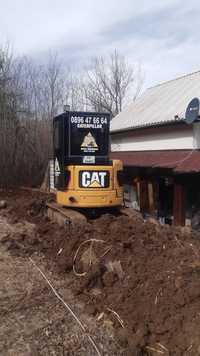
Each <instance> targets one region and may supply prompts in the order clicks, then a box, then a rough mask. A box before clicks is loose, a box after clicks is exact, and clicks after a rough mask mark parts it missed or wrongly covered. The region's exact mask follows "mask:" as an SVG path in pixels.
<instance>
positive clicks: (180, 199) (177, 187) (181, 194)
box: [173, 181, 185, 226]
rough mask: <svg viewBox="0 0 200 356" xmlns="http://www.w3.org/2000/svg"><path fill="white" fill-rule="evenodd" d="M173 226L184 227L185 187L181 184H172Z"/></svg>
mask: <svg viewBox="0 0 200 356" xmlns="http://www.w3.org/2000/svg"><path fill="white" fill-rule="evenodd" d="M173 215H174V225H181V226H185V186H184V184H183V183H179V182H176V181H175V183H174V201H173Z"/></svg>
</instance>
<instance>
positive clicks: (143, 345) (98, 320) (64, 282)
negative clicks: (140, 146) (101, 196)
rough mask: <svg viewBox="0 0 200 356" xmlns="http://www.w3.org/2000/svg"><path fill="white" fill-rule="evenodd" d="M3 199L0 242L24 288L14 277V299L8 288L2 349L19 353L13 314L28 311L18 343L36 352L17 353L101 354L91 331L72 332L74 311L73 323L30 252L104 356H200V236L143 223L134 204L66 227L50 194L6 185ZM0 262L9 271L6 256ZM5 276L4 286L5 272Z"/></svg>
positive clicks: (16, 317) (3, 298)
mask: <svg viewBox="0 0 200 356" xmlns="http://www.w3.org/2000/svg"><path fill="white" fill-rule="evenodd" d="M0 199H5V200H6V201H7V208H5V209H2V210H0V217H1V221H3V222H2V224H1V226H5V225H6V224H7V225H9V229H7V230H6V229H5V228H4V230H5V231H4V233H3V235H2V236H1V244H0V247H1V249H3V251H4V252H2V253H4V254H5V253H7V254H8V256H7V257H6V260H7V258H8V260H9V263H10V264H12V261H13V264H14V267H13V268H15V272H13V271H12V268H11V271H12V273H11V276H10V277H9V275H8V276H7V278H8V279H9V278H11V279H12V278H16V279H17V278H18V274H17V271H18V269H19V275H20V281H21V282H20V283H21V287H20V283H17V282H16V281H15V283H14V284H13V285H14V288H15V289H16V290H15V293H14V291H12V288H11V287H10V288H11V291H10V292H9V293H10V294H9V293H8V291H7V293H8V294H9V295H8V296H6V295H4V294H3V291H1V295H0V301H1V306H3V308H1V309H2V310H3V312H2V311H1V312H0V313H2V317H1V322H0V323H1V324H2V326H1V328H0V333H1V334H2V335H3V338H4V341H1V343H0V347H1V350H2V351H1V354H3V355H11V354H12V353H9V352H10V349H12V347H13V345H15V340H14V339H13V333H14V334H15V337H16V338H17V335H18V334H17V331H16V328H17V324H16V326H15V323H14V322H13V320H19V319H20V318H22V321H20V323H22V322H23V323H22V324H23V327H24V330H23V328H21V329H20V332H21V334H20V335H21V338H22V341H20V340H21V339H19V335H18V339H17V340H18V341H17V342H18V343H20V342H21V343H20V345H26V348H27V350H29V353H28V352H27V351H26V352H25V351H24V353H18V354H19V355H29V354H30V355H51V354H52V355H62V354H63V355H83V356H84V355H95V354H96V351H95V350H94V349H92V347H91V345H89V346H88V342H87V340H86V338H85V337H83V336H80V337H79V336H78V338H77V339H76V337H75V336H74V335H79V334H81V331H80V330H78V331H77V330H76V329H77V328H78V327H77V325H76V327H74V326H73V327H72V326H71V325H74V321H72V320H71V319H72V318H71V317H70V327H69V321H68V320H67V317H66V313H67V311H66V310H64V308H63V307H61V306H60V304H59V302H58V300H55V296H54V295H52V291H51V290H50V289H49V287H48V286H47V285H46V284H45V281H43V280H41V276H39V275H38V271H37V270H36V269H35V270H34V266H30V260H29V257H30V256H32V258H33V259H34V261H35V262H36V263H37V264H38V265H39V266H40V267H41V268H42V269H43V271H46V272H45V273H46V274H47V276H49V278H50V279H51V281H53V282H54V284H55V285H56V287H57V289H58V291H59V293H60V294H61V295H63V296H65V298H67V299H68V300H69V301H71V303H72V304H73V306H74V307H75V308H76V309H77V312H78V314H79V315H80V316H81V317H82V318H83V319H84V322H85V324H86V325H87V326H88V327H89V330H91V332H92V333H93V337H94V338H95V342H96V344H97V345H98V347H99V350H100V352H101V354H102V355H106V354H107V355H130V356H134V355H172V356H173V355H188V356H189V355H193V356H198V355H200V235H199V234H198V233H196V232H194V231H191V230H190V229H189V228H180V227H179V228H178V227H170V226H167V225H165V226H161V225H159V224H158V223H157V222H156V221H155V220H153V219H149V220H147V221H144V220H143V218H142V216H141V215H140V214H139V213H137V212H134V211H133V212H130V211H129V210H125V211H124V212H123V214H120V215H112V214H103V215H101V216H100V217H99V218H97V219H92V220H90V219H88V221H87V222H86V223H84V224H83V223H82V224H79V225H78V224H76V225H73V224H67V225H66V226H64V227H59V226H58V225H57V224H56V223H52V222H51V221H49V220H48V218H47V215H46V208H45V204H46V201H47V200H48V201H49V200H51V199H53V197H51V196H48V195H45V194H41V193H37V192H31V191H18V192H16V191H10V192H3V191H2V192H1V193H0ZM22 227H23V228H22ZM2 231H3V230H2ZM0 234H1V233H0ZM2 258H3V257H2ZM8 260H7V261H8ZM7 261H6V263H7V265H8V262H7ZM0 263H1V265H3V268H1V269H5V270H6V266H5V265H4V259H3V260H2V259H1V261H0ZM20 264H22V266H21V267H20ZM18 265H19V266H18ZM15 266H16V267H15ZM17 266H18V267H17ZM24 266H26V267H24ZM5 273H8V272H5ZM34 276H35V277H34ZM0 278H1V279H2V281H1V285H3V282H4V280H5V276H4V275H3V274H2V272H0ZM3 279H4V280H3ZM35 279H36V281H35V284H36V287H35V288H34V283H33V282H34V280H35ZM16 283H17V286H16ZM37 284H38V286H37ZM6 286H7V285H6ZM5 288H6V287H5ZM1 289H2V287H1ZM23 289H24V290H23ZM22 290H23V292H22ZM12 293H13V297H12ZM23 293H24V294H23ZM18 299H19V301H18ZM54 304H55V305H54ZM19 306H20V307H19ZM46 308H47V309H48V313H47V311H46ZM40 309H41V310H40ZM16 313H18V315H17V314H16ZM31 313H33V314H34V317H35V321H34V318H31V319H30V314H31ZM40 313H41V315H42V316H41V315H40ZM49 314H50V315H49ZM13 315H14V316H13ZM46 315H48V318H47V319H48V320H49V321H48V323H47V322H46V323H47V326H45V325H46V324H45V320H46V319H45V318H46V317H47V316H46ZM12 318H14V319H12ZM51 318H52V319H51ZM20 320H21V319H20ZM37 320H38V321H37ZM50 321H51V323H50ZM9 322H10V323H11V325H9ZM26 322H27V325H29V329H30V330H29V333H28V332H27V329H26V328H25V326H26ZM37 322H38V323H39V324H40V323H41V325H40V327H39V326H38V328H37V327H36V326H35V323H37ZM88 323H89V324H88ZM20 325H21V324H19V325H18V328H19V327H20ZM49 325H50V326H51V327H50V326H49ZM48 327H49V328H50V329H48ZM45 328H46V329H45ZM41 330H42V331H41ZM43 330H45V332H46V330H47V334H45V335H44V332H43ZM48 330H49V331H48ZM77 333H78V334H77ZM2 335H0V336H1V337H0V339H1V340H2ZM73 337H74V338H75V339H76V340H75V339H73ZM9 339H10V341H9ZM83 339H84V340H83ZM5 340H6V341H5ZM24 340H25V341H24ZM27 340H28V341H27ZM63 340H64V341H63ZM69 340H73V342H72V341H69ZM23 342H24V344H23ZM9 345H11V346H12V347H11V346H9ZM27 345H28V346H27ZM63 345H64V346H63ZM74 345H75V346H74ZM9 347H10V348H9ZM20 347H22V346H20ZM23 347H25V346H23ZM75 347H76V349H75ZM42 348H43V349H42ZM34 350H36V351H34ZM55 350H56V351H55ZM34 352H35V353H34ZM56 352H57V353H56ZM16 354H17V353H13V354H12V355H16Z"/></svg>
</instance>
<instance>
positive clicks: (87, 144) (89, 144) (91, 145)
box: [81, 132, 98, 151]
mask: <svg viewBox="0 0 200 356" xmlns="http://www.w3.org/2000/svg"><path fill="white" fill-rule="evenodd" d="M87 149H92V151H96V150H97V149H98V146H97V143H96V141H95V138H94V137H93V136H92V134H91V132H89V133H88V134H87V135H86V136H85V137H84V140H83V143H82V145H81V150H83V151H85V150H87Z"/></svg>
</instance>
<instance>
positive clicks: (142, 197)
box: [140, 179, 149, 213]
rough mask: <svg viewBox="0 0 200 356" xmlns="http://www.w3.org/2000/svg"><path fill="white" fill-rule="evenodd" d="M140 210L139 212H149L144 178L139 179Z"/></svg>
mask: <svg viewBox="0 0 200 356" xmlns="http://www.w3.org/2000/svg"><path fill="white" fill-rule="evenodd" d="M140 211H141V213H148V212H149V192H148V181H147V180H146V179H142V180H141V181H140Z"/></svg>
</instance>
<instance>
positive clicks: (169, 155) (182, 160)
mask: <svg viewBox="0 0 200 356" xmlns="http://www.w3.org/2000/svg"><path fill="white" fill-rule="evenodd" d="M110 158H112V159H120V160H122V162H123V164H124V166H131V167H144V168H145V167H146V168H168V169H173V171H174V172H175V173H197V172H200V151H197V150H182V151H139V152H138V151H137V152H136V151H129V152H127V151H126V152H122V151H120V152H111V153H110Z"/></svg>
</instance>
